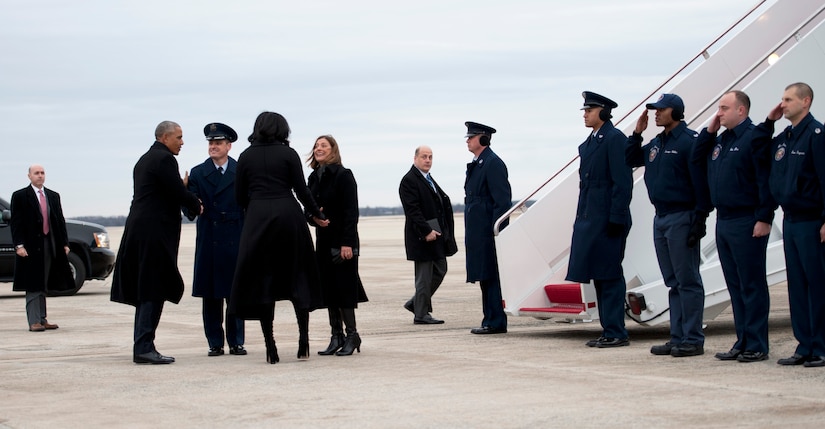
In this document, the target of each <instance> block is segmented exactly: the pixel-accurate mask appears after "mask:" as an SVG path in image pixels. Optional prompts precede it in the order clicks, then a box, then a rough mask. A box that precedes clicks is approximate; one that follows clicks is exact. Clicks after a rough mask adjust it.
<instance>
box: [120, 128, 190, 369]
mask: <svg viewBox="0 0 825 429" xmlns="http://www.w3.org/2000/svg"><path fill="white" fill-rule="evenodd" d="M155 139H156V140H155V143H154V144H152V147H150V148H149V150H148V151H147V152H146V153H145V154H143V156H141V157H140V159H139V160H138V162H137V164H135V169H134V172H133V178H134V195H133V197H132V206H131V208H130V209H129V216H128V217H127V218H126V227H125V228H124V230H123V238H122V239H121V242H120V249H119V250H118V252H117V260H116V261H115V271H114V275H113V276H112V294H111V300H112V301H115V302H120V303H123V304H129V305H132V306H134V307H135V335H134V341H135V343H134V349H133V361H134V362H135V363H150V364H165V363H172V362H174V361H175V358H173V357H170V356H163V355H161V354H160V353H158V351H157V349H156V348H155V331H156V330H157V327H158V323H159V322H160V316H161V313H162V312H163V303H164V302H165V301H170V302H173V303H175V304H177V303H178V302H180V299H181V297H182V296H183V279H182V278H181V276H180V271H179V270H178V246H179V244H180V220H181V213H180V211H181V207H184V208H186V209H187V210H189V212H190V213H197V214H201V212H202V211H203V207H202V206H201V203H200V201H199V200H198V197H197V196H196V195H195V194H193V193H191V192H189V191H187V190H186V187H185V186H184V184H183V180H181V178H180V175H179V174H180V173H179V171H178V162H177V161H176V160H175V155H177V154H178V153H180V148H181V146H183V132H182V131H181V128H180V125H178V124H176V123H174V122H172V121H163V122H161V123H160V124H158V126H157V128H156V129H155Z"/></svg>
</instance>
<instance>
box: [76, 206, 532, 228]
mask: <svg viewBox="0 0 825 429" xmlns="http://www.w3.org/2000/svg"><path fill="white" fill-rule="evenodd" d="M532 204H533V201H528V202H527V205H528V206H530V205H532ZM358 212H359V213H360V215H361V216H396V215H403V214H404V209H403V208H402V207H401V206H397V207H361V208H360V209H358ZM453 212H454V213H463V212H464V204H453ZM72 219H75V220H81V221H83V222H92V223H97V224H100V225H103V226H124V225H126V216H77V217H73V218H72ZM183 223H194V222H191V221H189V219H187V218H186V217H184V218H183Z"/></svg>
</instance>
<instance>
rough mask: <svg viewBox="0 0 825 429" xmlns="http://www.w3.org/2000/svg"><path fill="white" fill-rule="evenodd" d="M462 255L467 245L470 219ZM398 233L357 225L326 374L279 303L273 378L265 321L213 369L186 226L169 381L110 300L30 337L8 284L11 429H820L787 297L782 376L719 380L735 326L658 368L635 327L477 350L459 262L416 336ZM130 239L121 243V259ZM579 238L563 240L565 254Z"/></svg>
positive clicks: (820, 396) (774, 316) (819, 404)
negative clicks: (720, 355)
mask: <svg viewBox="0 0 825 429" xmlns="http://www.w3.org/2000/svg"><path fill="white" fill-rule="evenodd" d="M456 221H457V223H458V224H459V225H458V226H459V228H458V229H459V231H457V235H458V236H459V241H462V240H463V238H462V236H463V231H462V230H461V224H462V219H461V217H460V216H458V217H457V218H456ZM402 230H403V217H370V218H362V219H361V222H360V233H361V241H362V249H361V254H362V256H361V261H360V267H361V276H362V279H363V281H364V286H365V288H366V290H367V294H368V295H369V298H370V302H368V303H365V304H363V305H361V306H360V307H359V308H358V310H357V313H356V314H357V318H358V324H359V325H358V330H359V332H360V334H361V337H362V339H363V344H362V346H361V352H360V353H356V354H354V355H353V356H347V357H337V356H318V355H317V354H316V352H317V351H318V350H321V349H323V348H325V347H326V345H327V342H328V340H329V326H328V324H327V315H326V311H325V310H319V311H316V312H314V313H312V314H311V321H310V344H311V357H310V359H309V360H307V361H299V360H297V359H296V356H295V355H296V353H297V349H298V331H297V325H296V323H295V317H294V314H293V310H292V306H291V305H290V304H289V303H288V302H283V303H279V304H278V305H277V308H276V316H275V335H276V341H277V344H278V351H279V353H280V358H281V362H280V363H278V364H277V365H268V364H267V363H266V362H265V354H264V345H263V338H262V336H261V333H260V326H259V324H258V323H257V322H256V321H248V322H247V323H246V337H247V340H246V348H247V349H248V350H249V354H248V355H246V356H232V355H228V354H227V355H224V356H219V357H208V356H207V355H206V351H207V348H208V346H207V343H206V339H205V337H204V334H203V327H202V326H203V325H202V320H201V301H200V299H198V298H193V297H192V296H191V289H190V286H191V279H192V260H193V255H194V241H195V240H194V239H195V229H194V226H193V225H184V227H183V234H182V238H181V251H180V261H179V263H180V268H181V272H182V274H183V277H184V280H185V282H186V285H187V290H186V292H185V294H184V298H183V300H182V301H181V303H180V304H179V305H173V304H168V303H167V305H166V307H165V308H164V312H163V317H162V319H161V322H160V327H159V328H158V336H157V339H156V344H157V347H158V350H160V351H161V353H164V354H166V355H171V356H174V357H175V358H176V359H177V362H175V363H174V364H171V365H155V366H152V365H136V364H134V363H132V356H131V350H132V327H133V321H134V309H133V307H130V306H126V305H121V304H115V303H112V302H110V301H109V288H110V285H111V282H110V281H109V280H106V281H93V282H89V283H87V284H86V285H85V286H84V287H83V289H82V290H81V291H80V292H79V293H78V294H77V295H75V296H72V297H61V298H49V299H48V315H49V321H50V322H52V323H57V324H59V325H60V329H57V330H55V331H47V332H29V331H28V327H27V325H26V316H25V309H24V299H23V294H22V293H15V292H11V284H9V283H4V284H0V286H2V290H0V428H75V427H76V428H81V427H82V428H90V427H93V428H97V427H128V428H148V427H157V426H163V427H177V428H190V427H191V428H194V427H197V428H213V427H244V428H246V427H255V428H257V427H260V428H264V427H280V428H305V427H306V428H309V427H312V428H326V427H358V428H499V427H506V428H527V427H562V428H567V427H579V428H590V427H648V428H660V427H661V428H666V427H681V426H691V427H780V426H781V427H796V428H807V427H810V428H813V427H821V425H822V421H823V418H825V368H803V367H801V366H800V367H783V366H780V365H777V364H776V360H777V359H778V358H781V357H787V356H790V355H791V354H793V351H794V348H795V346H796V341H795V340H794V338H793V334H792V332H791V328H790V316H789V311H788V301H787V291H786V289H785V287H784V285H779V286H775V287H773V288H772V289H771V299H772V303H771V314H770V329H771V331H770V335H771V336H770V345H771V353H770V354H771V359H770V360H768V361H764V362H757V363H747V364H746V363H738V362H735V361H734V362H721V361H718V360H716V359H715V358H714V357H713V354H714V353H716V352H719V351H726V350H727V349H729V348H730V346H731V345H732V344H733V342H734V340H735V333H734V328H733V321H732V320H733V319H732V314H731V313H730V310H729V309H728V310H726V311H725V312H724V313H723V314H722V315H721V316H720V317H718V318H717V319H715V320H712V321H709V323H708V327H707V329H706V335H707V339H706V344H705V355H703V356H698V357H690V358H673V357H669V356H664V357H662V356H653V355H651V354H650V352H649V350H650V347H651V346H652V345H655V344H660V343H664V342H665V341H666V340H667V339H668V327H667V326H658V327H644V326H640V325H636V324H635V323H634V322H628V328H629V331H630V337H631V345H630V346H629V347H622V348H618V349H591V348H588V347H585V345H584V343H585V342H586V341H587V340H590V339H592V338H595V337H598V336H599V334H600V327H599V324H598V322H595V323H584V324H572V325H571V324H565V323H556V322H554V321H540V320H536V319H532V318H515V317H511V318H510V320H509V324H510V327H509V332H508V333H507V334H504V335H489V336H479V335H472V334H470V333H469V331H470V329H471V328H473V327H476V326H478V325H479V322H480V320H481V316H482V315H481V293H480V291H479V289H478V286H477V285H475V284H468V283H465V281H464V280H465V277H464V276H465V271H464V250H463V247H461V244H459V246H460V250H459V253H458V254H457V255H456V256H454V257H452V258H450V259H449V260H448V261H449V273H448V275H447V278H446V280H445V282H444V284H443V285H442V286H441V289H439V291H438V293H437V294H436V295H435V297H434V298H433V307H434V311H433V316H435V317H437V318H440V319H444V320H446V323H445V324H443V325H414V324H413V323H412V314H411V313H409V312H407V311H406V310H405V309H404V308H403V307H402V305H403V303H404V301H405V300H406V299H408V298H409V297H410V296H412V294H413V289H414V288H413V265H412V262H408V261H406V260H405V254H404V246H403V231H402ZM122 231H123V230H122V228H109V233H110V235H111V241H112V247H113V248H114V249H117V246H118V243H119V241H120V235H121V234H122ZM569 239H570V237H559V240H569Z"/></svg>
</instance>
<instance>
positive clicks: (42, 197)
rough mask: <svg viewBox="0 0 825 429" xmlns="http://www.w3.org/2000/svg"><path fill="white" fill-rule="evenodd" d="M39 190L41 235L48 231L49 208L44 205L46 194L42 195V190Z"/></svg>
mask: <svg viewBox="0 0 825 429" xmlns="http://www.w3.org/2000/svg"><path fill="white" fill-rule="evenodd" d="M37 192H40V214H41V215H42V216H43V235H46V234H48V233H49V208H48V207H47V206H46V196H45V195H43V190H42V189H41V190H39V191H37Z"/></svg>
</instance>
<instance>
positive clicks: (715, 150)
mask: <svg viewBox="0 0 825 429" xmlns="http://www.w3.org/2000/svg"><path fill="white" fill-rule="evenodd" d="M720 153H722V145H720V144H718V145H716V147H714V148H713V153H712V154H711V156H710V159H711V160H712V161H716V158H719V154H720Z"/></svg>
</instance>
